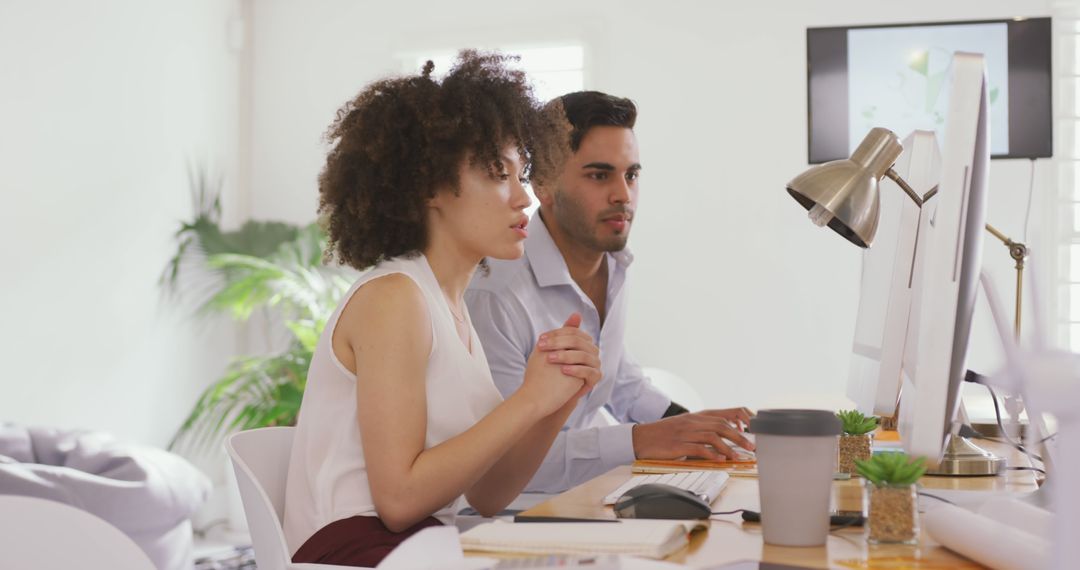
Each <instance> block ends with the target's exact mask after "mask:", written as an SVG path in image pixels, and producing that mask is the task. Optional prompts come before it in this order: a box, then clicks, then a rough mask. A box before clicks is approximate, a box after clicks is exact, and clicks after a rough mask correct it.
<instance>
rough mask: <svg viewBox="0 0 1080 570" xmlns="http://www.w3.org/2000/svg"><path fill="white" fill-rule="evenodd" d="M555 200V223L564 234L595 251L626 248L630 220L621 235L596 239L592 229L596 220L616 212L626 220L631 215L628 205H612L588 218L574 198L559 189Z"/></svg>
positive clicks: (613, 250) (631, 211) (555, 194)
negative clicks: (592, 218) (595, 216)
mask: <svg viewBox="0 0 1080 570" xmlns="http://www.w3.org/2000/svg"><path fill="white" fill-rule="evenodd" d="M554 200H555V210H556V214H555V223H556V224H558V225H559V228H560V229H561V230H562V231H563V233H564V234H566V235H567V236H569V237H570V238H571V239H573V240H574V241H575V242H578V243H580V244H581V245H584V246H585V247H588V248H589V249H592V250H595V251H606V252H616V251H622V250H623V249H625V248H626V241H627V239H629V237H630V225H631V224H630V222H629V221H628V222H627V225H626V231H624V232H623V233H622V234H621V235H615V236H612V237H610V238H608V239H604V240H601V239H598V238H597V237H596V234H595V233H594V230H595V228H596V224H597V222H598V220H601V219H603V218H605V217H608V216H614V215H618V214H623V215H625V216H626V217H627V218H628V220H629V218H632V217H633V210H632V209H630V207H629V206H626V205H622V206H614V207H611V208H608V209H606V210H604V211H603V212H601V213H600V215H599V216H597V218H596V219H595V220H590V219H589V218H588V217H587V215H586V214H585V211H584V208H582V207H581V204H579V203H578V202H577V201H575V200H574V199H572V198H570V197H569V195H568V194H567V193H566V192H563V191H562V190H561V189H560V190H557V191H556V192H555V193H554Z"/></svg>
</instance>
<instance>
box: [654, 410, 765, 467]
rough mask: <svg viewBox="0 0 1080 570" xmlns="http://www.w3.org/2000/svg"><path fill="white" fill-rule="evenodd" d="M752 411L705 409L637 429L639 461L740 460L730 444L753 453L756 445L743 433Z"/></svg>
mask: <svg viewBox="0 0 1080 570" xmlns="http://www.w3.org/2000/svg"><path fill="white" fill-rule="evenodd" d="M751 415H752V414H751V413H750V410H747V409H746V408H732V409H728V410H705V411H702V412H697V413H693V414H680V415H678V416H672V417H670V418H664V419H662V420H660V421H658V422H653V423H649V424H637V425H635V426H634V428H633V439H634V456H635V457H637V458H638V459H675V458H678V457H701V458H704V459H724V458H728V459H736V458H737V457H738V455H739V454H738V453H737V452H736V451H735V450H733V449H732V448H731V445H730V444H729V442H733V443H735V444H736V445H738V446H739V447H742V448H744V449H747V450H750V451H753V450H754V443H753V442H752V441H750V440H749V439H747V438H746V437H744V436H743V435H742V433H741V430H740V429H739V428H741V427H742V426H743V425H746V424H749V423H750V417H751Z"/></svg>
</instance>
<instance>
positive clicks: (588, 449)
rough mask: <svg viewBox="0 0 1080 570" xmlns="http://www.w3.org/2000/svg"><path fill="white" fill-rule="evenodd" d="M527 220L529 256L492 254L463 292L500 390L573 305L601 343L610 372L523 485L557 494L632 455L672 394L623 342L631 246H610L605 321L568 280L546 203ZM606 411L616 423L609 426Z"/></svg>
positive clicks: (518, 376)
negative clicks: (636, 429) (638, 429)
mask: <svg viewBox="0 0 1080 570" xmlns="http://www.w3.org/2000/svg"><path fill="white" fill-rule="evenodd" d="M528 228H529V237H528V238H527V239H526V240H525V255H524V256H522V257H521V258H520V259H515V260H512V261H500V260H491V259H489V260H488V264H489V265H490V267H491V271H490V273H488V274H487V275H485V274H484V271H483V270H477V272H476V276H475V277H474V278H473V281H472V283H471V284H470V285H469V290H468V291H466V293H465V300H466V302H467V303H468V307H469V316H470V317H471V320H472V324H473V327H474V328H475V329H476V333H477V335H478V336H479V337H480V342H481V344H483V346H484V353H485V354H486V355H487V359H488V364H489V367H490V368H491V375H492V377H493V378H494V380H495V385H496V386H497V387H498V388H499V391H500V392H502V394H503V397H507V396H509V395H510V394H512V393H513V392H514V391H515V390H517V389H518V387H520V386H521V383H522V381H523V380H524V376H525V367H526V364H527V362H528V359H529V355H530V354H532V350H533V347H534V346H535V345H536V340H537V338H538V337H539V336H540V335H541V334H542V333H544V332H547V331H550V330H553V329H557V328H559V327H561V326H562V325H563V323H564V322H566V319H567V317H569V316H570V314H571V313H574V312H578V313H581V316H582V322H581V329H582V330H584V331H586V332H588V333H589V334H590V335H591V336H592V337H593V339H594V340H595V341H596V344H597V346H599V347H600V361H601V368H602V371H603V379H601V381H600V382H599V383H598V384H597V385H596V386H595V387H594V388H593V390H592V392H591V393H589V394H588V395H587V396H585V397H583V398H582V399H581V400H580V401H579V402H578V405H577V408H575V409H574V412H573V413H572V414H570V418H569V419H568V420H567V421H566V425H564V426H563V429H562V432H560V433H559V435H558V437H556V439H555V442H554V443H553V444H552V445H551V449H550V450H549V451H548V454H547V457H545V458H544V462H543V464H541V466H540V469H539V470H538V471H537V472H536V475H535V476H534V477H533V479H532V481H530V482H529V484H528V486H527V487H526V489H525V490H526V491H530V492H540V493H556V492H560V491H563V490H566V489H568V488H570V487H573V486H575V485H578V484H580V483H583V482H585V481H587V480H589V479H592V478H593V477H596V476H597V475H600V474H603V473H605V472H607V471H609V470H611V469H612V468H613V467H616V466H619V465H625V464H628V463H631V462H633V460H634V446H633V439H632V435H631V430H632V428H633V423H647V422H653V421H656V420H658V419H660V418H661V417H662V416H663V414H664V412H665V411H666V410H667V408H668V406H669V405H670V404H671V400H670V399H669V398H668V397H667V396H665V395H664V394H663V393H661V392H660V391H659V390H657V389H656V388H655V387H653V385H652V383H651V382H649V379H648V378H647V377H645V375H644V374H643V373H642V370H641V367H640V366H638V365H637V363H635V362H634V361H633V360H631V359H630V357H629V356H628V355H627V354H626V350H625V348H624V346H623V334H624V332H625V328H626V286H625V285H626V269H627V267H628V266H629V265H630V262H631V261H633V256H632V255H631V254H630V252H629V251H627V250H623V251H620V252H616V253H608V254H605V255H606V257H607V263H606V265H607V270H608V289H607V307H606V317H605V319H604V324H603V327H601V326H600V315H599V313H598V312H597V310H596V307H595V306H593V303H592V301H591V300H590V299H589V297H588V296H587V295H585V293H584V292H583V291H582V290H581V288H580V287H578V285H577V284H576V283H574V280H573V279H571V277H570V270H569V269H567V267H566V262H565V261H564V260H563V257H562V254H561V253H560V252H559V249H558V247H556V245H555V242H554V240H552V238H551V234H550V233H549V232H548V230H547V228H546V227H545V226H544V222H543V221H542V220H541V219H540V213H539V211H538V212H537V213H536V214H534V215H533V217H532V220H530V222H529V226H528ZM601 409H606V410H607V411H608V412H609V413H610V414H611V416H612V417H614V418H615V419H616V420H617V421H618V422H619V423H618V424H617V425H610V422H609V421H607V420H606V419H605V418H604V417H603V415H602V413H601Z"/></svg>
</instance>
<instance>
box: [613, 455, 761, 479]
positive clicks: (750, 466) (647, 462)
mask: <svg viewBox="0 0 1080 570" xmlns="http://www.w3.org/2000/svg"><path fill="white" fill-rule="evenodd" d="M632 469H633V472H634V473H679V472H682V471H704V470H709V469H721V470H724V471H742V470H746V471H754V470H756V469H757V460H756V459H754V458H752V457H744V458H741V459H736V460H723V461H717V460H712V459H638V460H637V461H634V465H633V468H632ZM732 475H734V473H732Z"/></svg>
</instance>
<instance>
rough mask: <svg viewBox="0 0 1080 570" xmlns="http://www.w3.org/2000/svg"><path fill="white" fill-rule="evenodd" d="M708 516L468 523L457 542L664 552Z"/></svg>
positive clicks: (535, 549) (475, 546)
mask: <svg viewBox="0 0 1080 570" xmlns="http://www.w3.org/2000/svg"><path fill="white" fill-rule="evenodd" d="M706 528H708V521H671V520H644V519H623V520H620V521H618V522H596V523H592V522H584V523H579V522H572V523H507V522H501V521H496V522H492V523H486V524H482V525H478V526H476V527H473V528H472V529H470V530H469V531H468V532H465V533H463V534H462V535H461V546H462V548H464V549H465V550H468V551H476V552H516V553H524V554H609V553H610V554H629V555H633V556H643V557H646V558H656V559H660V558H664V557H666V556H668V555H669V554H671V553H672V552H675V551H676V550H678V549H680V548H682V547H683V546H686V545H687V544H688V543H689V535H690V533H691V532H694V531H697V530H703V529H706Z"/></svg>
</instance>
